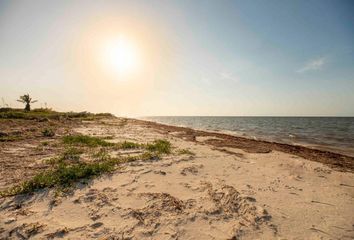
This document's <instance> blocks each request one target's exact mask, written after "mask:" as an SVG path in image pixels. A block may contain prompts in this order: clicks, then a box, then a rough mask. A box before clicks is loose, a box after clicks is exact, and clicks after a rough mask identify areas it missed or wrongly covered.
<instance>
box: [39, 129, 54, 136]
mask: <svg viewBox="0 0 354 240" xmlns="http://www.w3.org/2000/svg"><path fill="white" fill-rule="evenodd" d="M42 135H43V136H44V137H54V135H55V132H54V130H53V129H50V128H46V129H44V130H43V131H42Z"/></svg>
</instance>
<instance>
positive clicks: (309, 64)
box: [296, 57, 327, 73]
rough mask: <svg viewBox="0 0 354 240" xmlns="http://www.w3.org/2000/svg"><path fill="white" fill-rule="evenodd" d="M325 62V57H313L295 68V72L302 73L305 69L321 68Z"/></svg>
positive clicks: (314, 69)
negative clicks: (297, 68)
mask: <svg viewBox="0 0 354 240" xmlns="http://www.w3.org/2000/svg"><path fill="white" fill-rule="evenodd" d="M326 63H327V60H326V58H325V57H320V58H317V59H313V60H311V61H309V62H307V63H306V64H305V66H303V67H302V68H300V69H299V70H297V71H296V72H298V73H303V72H307V71H316V70H321V69H322V67H323V66H324V65H325V64H326Z"/></svg>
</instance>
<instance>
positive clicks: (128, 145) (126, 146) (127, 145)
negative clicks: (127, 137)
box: [117, 141, 143, 149]
mask: <svg viewBox="0 0 354 240" xmlns="http://www.w3.org/2000/svg"><path fill="white" fill-rule="evenodd" d="M117 146H118V147H119V148H121V149H134V148H141V147H142V146H143V145H142V144H139V143H135V142H128V141H124V142H121V143H118V144H117Z"/></svg>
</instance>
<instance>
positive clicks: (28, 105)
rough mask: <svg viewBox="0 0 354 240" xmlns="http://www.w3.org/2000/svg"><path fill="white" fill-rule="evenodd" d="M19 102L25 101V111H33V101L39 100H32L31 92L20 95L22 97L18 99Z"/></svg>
mask: <svg viewBox="0 0 354 240" xmlns="http://www.w3.org/2000/svg"><path fill="white" fill-rule="evenodd" d="M17 101H18V102H22V103H25V104H26V105H25V111H28V112H29V111H31V103H35V102H37V100H32V98H31V97H30V95H29V94H25V95H23V96H20V99H18V100H17Z"/></svg>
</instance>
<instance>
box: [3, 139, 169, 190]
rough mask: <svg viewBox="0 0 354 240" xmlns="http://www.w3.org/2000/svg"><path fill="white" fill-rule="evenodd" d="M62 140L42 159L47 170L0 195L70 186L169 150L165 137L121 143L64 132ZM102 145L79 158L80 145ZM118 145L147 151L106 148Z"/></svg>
mask: <svg viewBox="0 0 354 240" xmlns="http://www.w3.org/2000/svg"><path fill="white" fill-rule="evenodd" d="M63 142H64V143H65V144H68V145H69V147H68V148H66V149H65V151H64V152H63V153H62V154H61V155H60V156H58V157H54V158H51V159H49V160H47V161H46V162H47V163H48V164H50V167H49V169H48V170H46V171H43V172H40V173H38V174H36V175H35V176H34V177H33V178H31V179H30V180H27V181H25V182H23V183H22V184H19V185H17V186H14V187H12V188H9V189H7V190H5V191H3V192H0V196H2V197H5V196H13V195H17V194H23V193H30V192H34V191H36V190H39V189H43V188H50V187H56V188H57V189H65V188H68V187H70V186H72V185H73V184H74V183H76V182H78V181H79V180H86V179H90V178H93V177H96V176H99V175H102V174H104V173H108V172H111V171H113V170H114V169H115V168H116V167H117V166H119V165H120V164H122V163H127V162H132V161H137V160H143V161H144V160H158V159H159V158H160V156H161V154H168V153H170V152H171V143H170V142H168V141H167V140H161V139H160V140H155V141H154V142H153V143H148V144H139V143H134V142H128V141H124V142H122V143H117V144H114V143H109V142H106V141H104V140H103V139H101V138H98V137H91V136H85V135H75V136H65V137H63ZM85 146H89V147H103V148H100V149H99V150H98V152H96V153H95V154H93V155H92V157H93V160H92V161H90V162H87V161H81V160H80V156H81V154H83V153H84V151H83V150H84V149H85V148H82V147H85ZM112 146H118V147H119V148H122V149H131V148H141V149H146V150H148V151H146V152H143V153H142V154H139V155H136V156H127V157H123V156H120V157H111V156H110V154H109V152H108V150H109V149H112V148H110V147H112ZM80 147H81V148H80Z"/></svg>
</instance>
